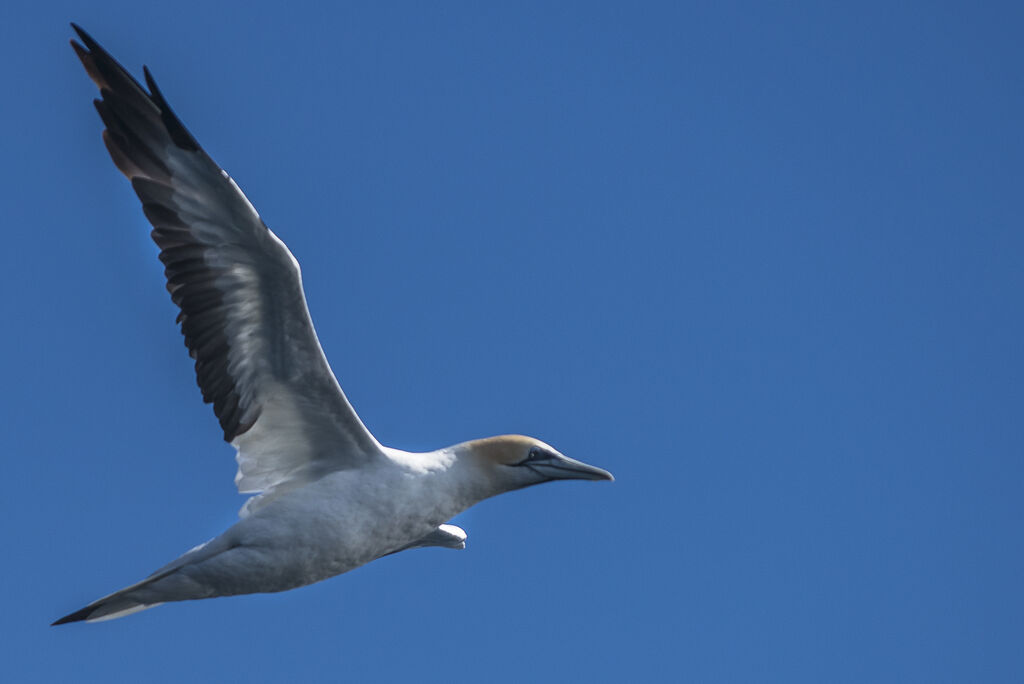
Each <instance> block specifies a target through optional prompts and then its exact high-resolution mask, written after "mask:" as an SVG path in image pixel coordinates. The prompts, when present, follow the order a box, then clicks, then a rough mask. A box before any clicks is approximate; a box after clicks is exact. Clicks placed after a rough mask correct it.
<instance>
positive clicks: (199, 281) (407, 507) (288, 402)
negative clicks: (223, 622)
mask: <svg viewBox="0 0 1024 684" xmlns="http://www.w3.org/2000/svg"><path fill="white" fill-rule="evenodd" d="M71 26H72V28H73V29H74V30H75V32H76V33H77V34H78V37H79V39H80V40H81V43H79V42H77V41H75V40H72V41H71V46H72V47H73V48H74V50H75V53H76V54H77V55H78V57H79V59H81V61H82V64H83V65H84V66H85V70H86V72H88V75H89V77H90V78H91V79H92V81H93V82H94V83H95V84H96V86H97V87H98V88H99V89H100V95H101V97H100V98H99V99H97V100H95V101H94V103H95V105H96V109H97V111H99V114H100V118H101V119H102V120H103V123H104V125H105V126H106V129H105V130H104V131H103V142H104V143H106V146H107V150H108V151H109V152H110V156H111V158H112V159H113V161H114V164H115V165H116V166H117V168H118V169H120V171H121V173H123V174H124V175H125V176H127V177H128V179H129V180H130V181H131V184H132V189H134V190H135V193H136V194H137V195H138V196H139V199H140V200H141V201H142V210H143V212H145V214H146V218H147V219H149V222H150V223H151V224H152V225H153V231H152V233H151V235H152V237H153V240H154V241H155V242H156V244H157V246H158V247H159V248H160V260H161V261H162V262H163V264H164V273H165V275H166V277H167V290H168V291H169V292H170V295H171V299H172V300H173V301H174V303H175V304H176V305H177V306H178V308H179V309H180V313H179V314H178V323H180V325H181V332H182V334H183V335H184V336H185V345H186V347H187V348H188V351H189V355H190V356H191V357H192V358H193V359H194V360H195V369H196V378H197V381H198V384H199V388H200V389H201V390H202V394H203V400H204V401H205V402H207V403H211V404H213V411H214V413H215V414H216V416H217V419H218V420H219V421H220V426H221V428H223V430H224V439H225V441H227V442H229V443H231V444H232V445H233V446H234V447H235V448H236V449H237V452H238V453H237V456H236V460H237V461H238V473H237V475H236V476H235V484H236V485H237V486H238V491H239V492H240V493H243V494H253V495H254V496H252V497H251V498H249V499H248V500H247V501H246V503H245V505H244V506H243V507H242V510H241V511H240V514H239V517H240V520H239V521H238V522H237V523H236V524H235V525H233V526H232V527H230V528H228V529H227V530H226V531H225V532H224V533H222V534H221V535H220V536H218V537H215V538H214V539H211V540H210V541H208V542H206V543H204V544H200V545H199V546H197V547H195V548H194V549H192V550H191V551H189V552H187V553H186V554H184V555H183V556H181V557H179V558H177V559H175V560H173V561H171V562H170V563H168V564H167V565H165V566H163V567H162V568H160V569H159V570H157V571H156V572H154V573H153V574H151V575H150V576H149V577H147V578H145V579H144V580H142V581H141V582H137V583H136V584H133V585H131V586H129V587H125V588H124V589H121V590H120V591H117V592H114V593H113V594H110V595H109V596H105V597H103V598H101V599H98V600H96V601H93V602H92V603H90V604H89V605H88V606H86V607H85V608H82V609H81V610H78V611H75V612H74V613H71V614H70V615H67V616H65V617H63V618H61V619H59V620H57V621H56V622H55V623H54V624H64V623H67V622H76V621H79V620H87V621H98V620H109V619H112V618H118V617H122V616H125V615H129V614H131V613H135V612H138V611H140V610H144V609H146V608H152V607H153V606H157V605H160V604H161V603H166V602H169V601H188V600H193V599H204V598H214V597H217V596H231V595H237V594H251V593H258V592H277V591H285V590H288V589H294V588H296V587H301V586H304V585H306V584H312V583H313V582H319V581H320V580H324V579H327V578H328V577H333V576H334V575H338V574H341V573H343V572H347V571H349V570H352V569H353V568H357V567H359V566H360V565H364V564H365V563H369V562H370V561H372V560H375V559H377V558H380V557H382V556H386V555H388V554H392V553H397V552H398V551H404V550H407V549H414V548H419V547H425V546H438V547H445V548H453V549H461V548H464V547H465V540H466V533H465V532H464V531H463V530H461V529H460V528H458V527H456V526H454V525H450V524H446V522H445V521H447V520H449V519H450V518H452V517H453V516H455V515H457V514H458V513H460V512H462V511H464V510H466V509H467V508H469V507H470V506H472V505H474V504H476V503H477V502H479V501H482V500H483V499H486V498H488V497H491V496H495V495H497V494H501V493H503V492H508V491H512V490H515V489H521V488H523V487H528V486H530V485H535V484H539V483H541V482H550V481H552V480H567V479H581V480H611V479H612V476H611V473H609V472H607V471H605V470H602V469H601V468H596V467H594V466H591V465H587V464H585V463H581V462H579V461H575V460H573V459H571V458H567V457H566V456H563V455H562V454H560V453H559V452H558V451H556V450H555V449H553V448H551V447H550V446H548V445H547V444H545V443H543V442H541V441H540V440H537V439H533V438H531V437H523V436H520V435H504V436H499V437H489V438H487V439H478V440H473V441H469V442H463V443H460V444H455V445H453V446H449V447H445V448H443V449H438V450H437V451H431V452H429V453H411V452H406V451H401V450H399V449H392V448H390V447H386V446H383V445H382V444H380V443H379V442H378V441H377V440H376V439H375V438H374V436H373V435H372V434H370V432H369V431H368V430H367V429H366V427H365V426H364V425H363V423H362V421H360V420H359V417H358V416H357V415H356V413H355V411H354V410H353V409H352V406H351V405H350V404H349V402H348V399H347V398H346V397H345V394H344V392H342V390H341V387H340V385H339V384H338V381H337V380H336V379H335V377H334V373H333V372H332V371H331V368H330V366H329V365H328V364H327V359H326V358H325V357H324V353H323V350H322V349H321V347H320V342H319V340H318V339H317V337H316V333H315V332H314V330H313V323H312V321H311V320H310V316H309V310H308V309H307V307H306V298H305V295H304V294H303V291H302V280H301V277H300V273H299V265H298V262H296V260H295V257H293V256H292V254H291V252H290V251H289V250H288V248H287V247H286V246H285V244H284V243H283V242H282V241H281V240H280V239H279V238H278V237H277V236H276V235H274V233H272V232H271V231H270V229H269V228H267V226H266V225H265V224H264V223H263V221H262V220H261V219H260V216H259V214H258V213H257V212H256V210H255V209H254V208H253V206H252V204H250V203H249V200H248V199H246V197H245V195H243V194H242V191H241V190H239V189H238V186H237V185H235V182H234V181H233V180H231V177H230V176H228V174H227V173H225V172H224V171H223V170H222V169H221V168H220V167H219V166H218V165H217V164H216V163H214V161H213V160H212V159H211V158H210V157H209V156H208V155H207V154H206V152H204V151H203V149H202V148H201V147H200V146H199V144H198V143H197V142H196V140H195V138H193V137H192V134H191V133H189V132H188V130H187V129H186V128H185V127H184V125H182V123H181V121H180V120H179V119H178V117H177V116H175V114H174V112H173V111H171V108H170V107H169V106H168V104H167V101H166V100H165V99H164V97H163V95H162V94H161V93H160V90H159V89H158V88H157V86H156V83H155V82H154V81H153V77H152V75H151V74H150V73H149V70H148V69H144V74H145V81H146V88H143V87H142V86H141V85H140V84H139V83H138V82H137V81H136V80H135V79H134V78H132V76H131V75H130V74H129V73H128V72H127V71H126V70H125V69H124V68H123V67H122V66H121V65H120V64H118V62H117V61H116V60H115V59H114V58H113V57H111V56H110V54H108V53H107V51H106V50H104V49H103V48H102V47H101V46H100V45H99V44H98V43H97V42H96V41H95V40H93V39H92V37H91V36H89V34H87V33H86V32H85V31H83V30H82V29H81V28H79V27H78V26H76V25H75V24H72V25H71Z"/></svg>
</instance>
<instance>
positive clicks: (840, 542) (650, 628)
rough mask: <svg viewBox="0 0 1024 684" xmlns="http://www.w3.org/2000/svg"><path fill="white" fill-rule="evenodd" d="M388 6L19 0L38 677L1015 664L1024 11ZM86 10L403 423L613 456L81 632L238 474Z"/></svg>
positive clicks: (875, 671)
mask: <svg viewBox="0 0 1024 684" xmlns="http://www.w3.org/2000/svg"><path fill="white" fill-rule="evenodd" d="M363 4H364V5H366V6H364V7H350V6H347V5H342V4H341V3H338V5H339V6H338V7H332V8H331V9H326V8H325V7H326V5H327V3H324V4H323V5H324V7H320V8H313V7H310V6H308V5H303V4H301V3H297V4H296V5H295V6H287V5H286V4H285V3H261V2H244V3H241V2H240V3H232V4H230V5H229V4H220V3H205V2H202V3H200V2H188V1H184V2H174V3H138V2H132V3H129V2H103V1H100V2H95V3H89V7H88V8H86V7H85V5H84V4H83V3H77V2H74V3H73V2H62V1H58V2H46V3H42V2H36V3H27V2H23V3H8V4H6V5H5V8H4V9H3V10H0V19H2V21H0V34H2V37H3V40H2V48H0V49H2V50H3V62H4V65H5V69H4V72H5V92H6V96H5V99H4V105H3V106H2V107H0V124H2V128H3V130H4V131H5V134H4V135H3V136H2V137H0V152H2V157H0V158H2V160H3V161H2V167H0V168H2V174H3V178H2V181H3V186H4V187H5V188H6V194H5V200H4V202H3V207H4V221H3V236H4V249H3V250H0V265H2V269H3V270H2V273H3V275H4V284H5V286H4V287H3V288H2V290H0V303H2V304H0V306H2V312H0V313H2V320H3V328H4V334H3V335H0V358H2V361H0V363H2V364H3V369H2V370H3V384H4V389H5V391H4V392H2V393H0V397H2V398H0V402H2V403H0V410H2V414H3V416H4V424H3V427H2V430H0V447H2V451H3V459H4V461H3V462H4V464H5V476H6V477H5V480H6V482H7V485H6V487H5V489H6V491H5V493H4V496H3V497H0V517H2V519H3V524H2V526H0V535H2V539H0V542H2V545H3V549H4V562H3V569H2V573H3V574H2V581H3V585H4V591H3V596H4V609H3V611H2V612H0V633H2V634H3V639H2V643H0V656H2V663H3V664H2V666H0V668H2V673H0V674H2V677H0V678H2V679H3V680H4V681H11V682H56V681H62V682H70V681H82V682H93V681H96V682H99V681H102V682H121V681H123V682H181V681H201V680H209V681H237V680H242V679H244V680H246V681H251V682H272V681H276V682H280V681H309V682H319V681H341V680H342V679H346V680H349V681H394V680H407V681H417V682H426V681H439V682H441V681H451V680H458V679H461V680H464V681H494V682H521V681H531V680H533V681H536V680H547V681H556V680H557V681H581V682H582V681H609V682H614V681H627V680H632V681H702V682H751V681H776V682H821V681H830V682H844V681H845V682H867V681H871V682H876V681H889V682H908V681H915V682H936V681H985V682H1000V681H1006V682H1009V681H1021V679H1022V678H1024V652H1022V650H1021V637H1022V634H1024V624H1022V615H1024V590H1022V584H1021V578H1022V577H1024V552H1022V530H1021V525H1022V522H1024V496H1022V494H1021V488H1022V484H1024V448H1022V443H1024V439H1022V438H1024V434H1022V432H1024V431H1022V427H1021V426H1022V408H1024V402H1022V389H1021V388H1022V385H1024V363H1022V360H1021V351H1022V342H1021V338H1022V334H1024V322H1022V321H1024V319H1022V313H1024V312H1022V294H1024V268H1022V265H1021V264H1022V257H1024V223H1022V220H1021V217H1022V215H1024V206H1022V205H1024V132H1022V131H1024V129H1022V122H1024V75H1022V74H1024V47H1022V45H1024V43H1022V42H1021V36H1022V35H1024V10H1022V9H1021V5H1020V3H1005V4H1000V3H984V4H983V5H981V6H978V5H977V4H976V3H960V4H952V3H937V2H936V3H933V2H927V3H925V2H922V3H916V4H914V3H903V4H900V5H899V6H897V5H894V4H893V3H888V2H885V3H862V2H857V3H845V4H846V5H847V6H846V7H837V6H835V5H836V3H828V5H829V6H828V7H825V6H824V3H785V6H784V7H783V6H782V4H781V3H740V4H733V3H700V5H689V4H685V3H681V2H680V3H676V2H672V3H664V4H656V3H645V4H642V5H641V6H638V7H627V4H608V5H602V4H599V3H590V2H588V3H575V4H569V3H558V4H557V6H552V5H553V3H512V4H510V6H507V7H505V8H502V9H496V8H493V7H489V6H482V5H481V3H469V4H466V3H459V4H455V3H421V2H410V3H399V4H396V3H363ZM16 5H17V6H16ZM332 5H333V4H332ZM72 20H73V21H76V22H78V23H80V24H81V25H82V26H83V27H84V28H86V30H88V31H90V32H91V33H92V34H93V35H94V36H95V37H96V38H97V39H98V40H99V41H100V42H101V43H102V44H104V45H105V46H106V47H107V48H108V49H109V50H110V51H111V52H112V53H113V54H114V55H115V56H116V57H117V58H118V59H120V60H121V61H122V62H123V63H124V64H125V65H126V66H127V67H128V68H129V69H130V70H132V71H133V73H135V74H137V75H138V74H141V66H142V64H143V63H145V64H147V65H148V66H149V67H150V68H151V69H152V70H153V73H154V75H155V76H156V79H157V81H158V83H159V84H160V85H161V87H162V90H163V91H164V93H165V95H166V96H167V98H168V99H169V101H170V102H171V103H172V104H173V106H174V107H175V108H176V110H177V112H178V113H179V115H180V116H181V117H182V118H183V120H184V121H185V122H186V124H187V125H188V126H189V127H190V128H191V130H192V131H193V133H194V134H195V135H196V137H197V138H198V139H199V141H200V142H201V143H202V144H203V145H204V146H205V148H206V149H207V150H208V151H209V152H210V154H211V155H212V156H213V157H214V159H216V160H217V161H218V162H219V163H220V164H221V165H222V166H224V167H225V168H226V169H227V170H228V171H229V172H230V173H231V174H232V175H233V176H234V178H235V179H236V180H237V181H238V183H239V185H240V186H241V187H242V189H243V190H244V191H245V192H246V193H247V194H248V196H249V197H250V199H251V200H252V201H253V203H254V204H255V205H256V207H257V208H258V209H259V210H260V212H261V213H262V215H263V217H264V218H265V220H266V221H267V223H268V224H269V225H270V226H271V227H272V228H273V229H274V230H275V231H276V232H277V233H278V234H279V235H280V236H281V237H282V238H283V239H284V240H285V241H286V242H287V243H288V245H289V246H290V247H291V249H292V251H293V252H294V253H295V255H296V256H297V258H298V259H299V261H300V262H301V263H302V266H303V275H304V278H305V287H306V292H307V294H308V297H309V301H310V306H311V309H312V312H313V317H314V320H315V322H316V325H317V328H318V331H319V333H320V337H321V340H322V341H323V344H324V347H325V348H326V351H327V354H328V356H329V358H330V359H331V362H332V364H333V367H334V370H335V372H336V373H337V375H338V377H339V379H340V380H341V382H342V385H343V386H344V387H345V389H346V391H347V392H348V395H349V397H350V398H351V399H352V401H353V403H354V404H355V406H356V409H357V410H358V411H359V413H360V414H361V416H362V417H363V419H364V420H365V422H366V423H367V424H368V426H369V427H370V428H371V429H372V430H373V431H374V432H375V434H376V435H377V436H378V437H379V438H380V439H381V441H383V442H384V443H386V444H390V445H392V446H396V447H401V448H405V449H424V450H425V449H432V448H435V447H438V446H442V445H446V444H449V443H452V442H457V441H460V440H463V439H467V438H471V437H479V436H485V435H489V434H495V433H504V432H523V433H527V434H533V435H536V436H537V437H540V438H541V439H544V440H545V441H547V442H550V443H551V444H553V445H555V446H556V447H557V448H559V449H560V450H562V451H563V452H564V453H566V454H567V455H569V456H573V457H576V458H580V459H583V460H586V461H588V462H592V463H594V464H596V465H600V466H603V467H606V468H608V469H610V470H611V471H613V472H614V473H615V475H616V477H617V478H618V479H617V481H616V482H615V483H613V484H603V483H602V484H594V483H578V482H570V483H555V484H550V485H544V486H540V487H535V488H533V489H529V490H525V491H522V492H517V493H513V494H509V495H505V496H502V497H499V498H497V499H493V500H491V501H487V502H484V503H483V504H481V505H480V506H478V507H476V508H474V509H472V510H471V511H469V512H468V513H466V514H465V515H463V516H461V517H460V518H459V519H458V520H457V522H458V524H460V525H462V526H463V527H465V528H466V530H467V531H468V533H469V542H468V543H469V548H468V549H467V550H466V551H463V552H458V553H456V552H451V551H444V550H436V549H431V550H422V551H414V552H410V553H404V554H400V555H398V556H393V557H390V558H386V559H384V560H382V561H379V562H376V563H372V564H370V565H368V566H366V567H363V568H361V569H359V570H356V571H354V572H352V573H350V574H348V575H344V576H341V577H338V578H335V579H332V580H329V581H327V582H323V583H321V584H318V585H314V586H311V587H307V588H304V589H300V590H297V591H293V592H289V593H286V594H281V595H274V596H252V597H241V598H234V599H220V600H214V601H204V602H195V603H188V604H180V605H171V606H164V607H161V608H158V609H155V610H151V611H148V612H146V613H142V614H140V615H136V616H132V617H129V618H127V619H124V620H119V621H115V622H111V623H105V624H98V625H81V624H79V625H70V626H67V627H63V628H51V627H49V626H48V625H49V623H50V622H51V621H52V620H54V619H55V618H57V617H60V616H61V615H64V614H65V613H67V612H69V611H71V610H74V609H77V608H79V607H81V606H82V605H84V604H85V603H87V602H89V601H91V600H92V599H95V598H97V597H99V596H100V595H103V594H105V593H108V592H110V591H112V590H115V589H117V588H120V587H121V586H123V585H125V584H128V583H131V582H133V581H135V580H137V579H140V578H141V577H142V576H144V575H145V574H147V573H148V572H150V571H151V570H153V569H155V568H156V567H158V566H159V565H161V564H163V563H164V562H165V561H167V560H169V559H171V558H172V557H174V556H175V555H177V554H178V553H180V552H182V551H184V550H185V549H187V548H189V547H190V546H192V545H194V544H196V543H198V542H201V541H203V540H205V539H207V538H209V537H211V536H213V535H214V534H216V533H218V532H219V531H221V530H222V529H223V528H225V527H227V526H228V525H229V524H230V523H231V522H232V521H233V520H234V518H235V513H236V511H237V509H238V508H239V506H240V505H241V504H242V502H243V499H242V497H240V496H238V495H237V493H236V492H235V490H234V487H233V484H232V477H233V474H234V468H235V466H234V461H233V455H234V453H233V450H232V449H231V448H230V447H229V446H227V445H225V444H224V443H223V442H221V441H220V431H219V429H218V426H217V424H216V421H215V420H214V418H213V414H212V411H211V410H210V408H209V407H208V406H205V405H203V404H202V403H201V401H200V396H199V391H198V389H197V388H196V386H195V381H194V377H193V374H192V371H191V363H190V360H189V359H188V358H187V355H186V353H185V349H184V346H183V345H182V341H181V337H180V335H179V333H178V332H177V330H176V329H175V326H174V322H173V321H174V315H175V311H174V307H173V305H172V304H171V302H170V300H169V298H168V296H167V294H166V292H165V291H164V288H163V276H162V270H161V267H160V264H159V262H158V260H157V258H156V248H155V246H154V245H152V244H151V243H150V242H149V238H148V231H149V227H148V225H147V224H146V223H145V220H144V218H143V215H142V212H141V211H140V209H139V207H138V202H137V200H136V199H135V197H134V196H133V194H132V192H131V191H130V188H129V187H128V184H127V182H126V181H125V180H124V178H123V177H121V176H120V174H119V173H118V172H117V171H116V170H115V168H114V167H113V164H112V163H111V162H110V160H109V159H108V157H107V155H106V152H105V150H104V149H103V145H102V143H101V141H100V130H101V123H100V121H99V119H98V117H97V115H96V113H95V111H94V110H93V109H92V106H91V104H90V101H91V100H92V98H93V97H94V96H95V90H94V87H93V85H92V84H91V83H90V82H89V80H88V79H87V78H86V76H85V74H84V72H83V70H82V68H81V66H80V65H79V63H78V61H77V60H76V59H75V57H74V55H73V53H72V51H71V50H70V48H69V47H68V45H67V40H68V39H69V38H70V36H71V30H70V29H69V28H68V25H67V22H68V21H72ZM365 331H370V332H369V333H367V332H365Z"/></svg>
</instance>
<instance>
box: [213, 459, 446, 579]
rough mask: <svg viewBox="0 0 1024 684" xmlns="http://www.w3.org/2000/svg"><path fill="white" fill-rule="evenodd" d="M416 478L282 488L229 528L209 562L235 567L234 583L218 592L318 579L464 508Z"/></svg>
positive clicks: (230, 572)
mask: <svg viewBox="0 0 1024 684" xmlns="http://www.w3.org/2000/svg"><path fill="white" fill-rule="evenodd" d="M417 484H418V483H416V482H415V481H413V482H409V481H407V478H401V477H395V478H379V477H377V478H361V477H358V476H352V475H350V474H347V473H338V474H335V475H329V476H327V477H325V478H323V479H321V480H318V481H317V482H314V483H312V484H310V485H307V486H306V487H303V488H301V489H298V490H293V491H291V492H288V493H286V494H283V495H281V496H280V497H279V498H278V499H275V500H274V501H272V502H270V503H268V504H267V505H266V506H264V507H262V508H260V509H259V510H258V511H257V512H256V513H255V514H254V515H253V516H251V517H249V518H246V519H245V520H242V521H240V522H239V523H238V524H237V525H235V526H234V527H233V528H231V529H230V530H228V531H227V532H226V533H225V534H224V538H225V539H224V541H225V542H227V544H228V548H227V550H226V551H224V552H222V553H221V554H219V555H218V557H217V558H216V559H213V558H211V561H213V560H218V561H219V562H218V565H224V566H230V568H228V567H224V568H222V570H226V571H227V572H226V573H224V574H225V575H226V576H230V578H231V581H232V586H230V587H228V586H225V587H223V588H221V589H219V591H218V593H219V592H221V591H223V592H224V593H252V592H275V591H284V590H286V589H293V588H295V587H299V586H303V585H306V584H312V583H313V582H319V581H320V580H324V579H327V578H328V577H333V576H335V575H339V574H341V573H343V572H348V571H349V570H352V569H354V568H357V567H359V566H360V565H363V564H365V563H368V562H370V561H372V560H374V559H376V558H380V557H381V556H383V555H385V554H388V553H390V552H392V551H395V550H396V549H399V548H401V547H403V546H406V545H407V544H410V543H412V542H414V541H417V540H419V539H421V538H423V537H424V536H426V535H427V534H428V533H430V532H432V531H433V530H434V529H435V528H436V527H437V526H438V525H439V524H440V523H442V522H444V521H445V520H447V519H448V518H449V517H451V516H452V515H454V514H455V513H457V512H458V511H452V512H448V508H450V506H446V505H444V502H443V501H437V500H435V498H434V497H432V496H430V494H429V491H428V492H427V493H426V494H425V493H424V492H423V491H422V487H418V486H417ZM203 565H205V563H204V564H203ZM197 569H198V568H197ZM211 569H212V568H211ZM217 574H220V573H217Z"/></svg>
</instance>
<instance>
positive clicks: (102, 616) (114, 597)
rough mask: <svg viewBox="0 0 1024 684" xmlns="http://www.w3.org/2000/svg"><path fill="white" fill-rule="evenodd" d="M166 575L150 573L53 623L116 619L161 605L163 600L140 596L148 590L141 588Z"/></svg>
mask: <svg viewBox="0 0 1024 684" xmlns="http://www.w3.org/2000/svg"><path fill="white" fill-rule="evenodd" d="M164 577H166V574H164V573H155V574H153V575H150V576H149V577H147V578H146V579H144V580H142V581H141V582H136V583H135V584H133V585H131V586H130V587H125V588H124V589H121V590H120V591H115V592H114V593H113V594H110V595H109V596H104V597H103V598H101V599H97V600H95V601H93V602H92V603H90V604H89V605H87V606H86V607H85V608H82V609H81V610H76V611H75V612H74V613H71V614H69V615H65V616H64V617H62V618H61V619H59V620H57V621H56V622H54V623H52V624H54V625H63V624H67V623H68V622H79V621H81V620H85V621H87V622H102V621H103V620H114V619H116V618H119V617H124V616H125V615H131V614H132V613H138V612H139V611H140V610H146V609H147V608H153V607H154V606H159V605H160V604H161V603H163V601H148V602H147V601H146V600H145V599H144V598H143V597H142V596H140V593H141V594H145V593H147V592H140V591H139V590H140V589H145V588H146V587H147V586H149V585H151V584H153V583H154V582H157V581H159V580H161V579H163V578H164Z"/></svg>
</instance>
